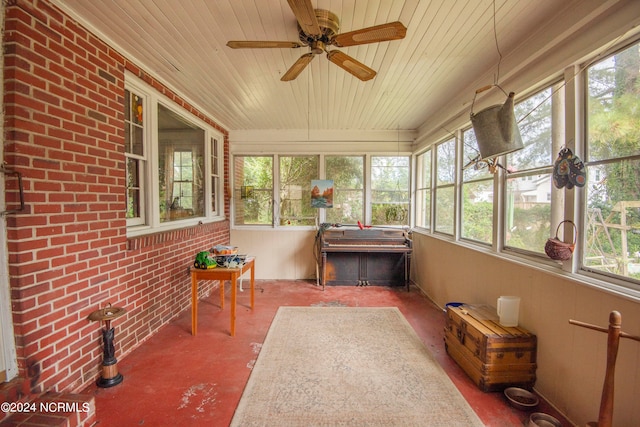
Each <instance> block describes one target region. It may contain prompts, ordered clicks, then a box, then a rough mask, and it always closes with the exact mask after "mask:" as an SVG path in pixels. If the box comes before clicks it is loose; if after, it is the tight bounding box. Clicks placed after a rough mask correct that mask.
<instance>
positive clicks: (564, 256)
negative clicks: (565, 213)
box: [544, 219, 578, 261]
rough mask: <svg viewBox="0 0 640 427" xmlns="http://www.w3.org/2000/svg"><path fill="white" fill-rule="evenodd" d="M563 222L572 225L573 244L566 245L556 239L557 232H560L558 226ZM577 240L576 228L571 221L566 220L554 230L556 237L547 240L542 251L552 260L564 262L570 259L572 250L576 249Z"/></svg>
mask: <svg viewBox="0 0 640 427" xmlns="http://www.w3.org/2000/svg"><path fill="white" fill-rule="evenodd" d="M565 222H568V223H569V224H571V225H573V243H566V242H563V241H562V240H560V239H558V231H560V226H561V225H562V224H564V223H565ZM577 239H578V228H577V227H576V225H575V224H574V223H573V221H569V220H568V219H566V220H564V221H562V222H561V223H560V224H558V228H556V237H553V238H550V239H548V240H547V243H546V244H545V245H544V251H545V252H546V253H547V255H548V256H549V258H551V259H553V260H556V261H566V260H568V259H569V258H571V255H573V250H574V249H575V247H576V241H577Z"/></svg>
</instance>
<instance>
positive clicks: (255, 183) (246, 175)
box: [233, 156, 273, 226]
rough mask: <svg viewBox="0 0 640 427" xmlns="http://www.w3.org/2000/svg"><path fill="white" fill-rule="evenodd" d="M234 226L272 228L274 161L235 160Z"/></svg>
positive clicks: (239, 158) (257, 159)
mask: <svg viewBox="0 0 640 427" xmlns="http://www.w3.org/2000/svg"><path fill="white" fill-rule="evenodd" d="M233 173H234V186H235V188H234V192H233V193H234V199H235V203H234V222H235V224H238V225H270V226H271V225H273V157H271V156H235V157H234V167H233Z"/></svg>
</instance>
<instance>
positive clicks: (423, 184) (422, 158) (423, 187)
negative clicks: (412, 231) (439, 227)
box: [416, 150, 431, 229]
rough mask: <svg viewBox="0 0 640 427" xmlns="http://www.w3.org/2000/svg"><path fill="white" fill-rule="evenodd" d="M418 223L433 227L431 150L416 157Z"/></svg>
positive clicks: (423, 226)
mask: <svg viewBox="0 0 640 427" xmlns="http://www.w3.org/2000/svg"><path fill="white" fill-rule="evenodd" d="M416 182H417V188H416V225H417V226H418V227H422V228H427V229H428V228H430V227H431V150H428V151H426V152H425V153H422V154H420V155H419V156H418V157H417V159H416Z"/></svg>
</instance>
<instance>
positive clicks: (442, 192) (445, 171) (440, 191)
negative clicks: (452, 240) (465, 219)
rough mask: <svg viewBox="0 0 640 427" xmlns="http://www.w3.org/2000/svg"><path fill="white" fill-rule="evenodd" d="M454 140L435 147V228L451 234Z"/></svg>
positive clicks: (453, 200) (454, 165) (454, 176)
mask: <svg viewBox="0 0 640 427" xmlns="http://www.w3.org/2000/svg"><path fill="white" fill-rule="evenodd" d="M455 178H456V140H455V138H452V139H450V140H448V141H445V142H443V143H441V144H439V145H438V146H437V147H436V192H435V193H436V194H435V203H436V206H435V218H434V219H435V230H436V231H439V232H441V233H447V234H451V235H453V229H454V219H455V216H454V214H455V210H454V209H455V187H454V185H453V184H454V183H455Z"/></svg>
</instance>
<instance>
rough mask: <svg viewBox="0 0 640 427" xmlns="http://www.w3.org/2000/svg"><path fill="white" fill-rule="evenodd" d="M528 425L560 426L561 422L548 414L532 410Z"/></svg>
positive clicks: (542, 426)
mask: <svg viewBox="0 0 640 427" xmlns="http://www.w3.org/2000/svg"><path fill="white" fill-rule="evenodd" d="M529 427H562V424H560V421H558V420H557V419H555V418H554V417H552V416H551V415H549V414H544V413H542V412H534V413H533V414H531V415H530V416H529Z"/></svg>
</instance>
